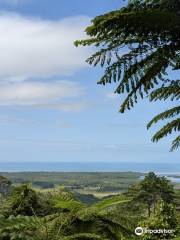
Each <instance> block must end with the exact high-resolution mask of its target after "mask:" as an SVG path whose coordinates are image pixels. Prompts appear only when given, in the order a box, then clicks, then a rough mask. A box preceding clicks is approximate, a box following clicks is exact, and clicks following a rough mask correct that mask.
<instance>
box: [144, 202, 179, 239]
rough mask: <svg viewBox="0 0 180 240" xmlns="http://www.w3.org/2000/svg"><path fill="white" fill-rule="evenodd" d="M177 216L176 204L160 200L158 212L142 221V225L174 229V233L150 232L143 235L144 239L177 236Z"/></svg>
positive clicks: (151, 228) (151, 227)
mask: <svg viewBox="0 0 180 240" xmlns="http://www.w3.org/2000/svg"><path fill="white" fill-rule="evenodd" d="M177 224H178V223H177V218H176V213H175V209H174V206H173V205H172V204H167V203H165V202H164V201H162V200H161V201H159V202H158V206H157V210H156V212H155V213H154V214H153V215H151V217H150V218H149V219H147V220H145V221H144V222H143V221H141V222H140V226H142V227H145V228H148V229H150V230H154V229H162V230H164V229H165V230H173V233H165V234H164V233H161V234H150V233H146V234H144V236H143V239H144V240H151V239H152V238H153V239H154V240H156V239H157V240H159V239H172V238H174V237H175V236H177V234H178V232H177Z"/></svg>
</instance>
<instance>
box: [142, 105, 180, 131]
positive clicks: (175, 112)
mask: <svg viewBox="0 0 180 240" xmlns="http://www.w3.org/2000/svg"><path fill="white" fill-rule="evenodd" d="M178 114H180V106H177V107H174V108H171V109H169V110H167V111H165V112H162V113H160V114H158V115H157V116H155V117H154V118H153V119H152V120H151V121H150V122H149V123H148V125H147V128H148V129H149V128H150V127H151V126H152V125H153V124H156V123H157V122H158V121H160V120H165V119H167V118H172V117H175V116H176V115H178Z"/></svg>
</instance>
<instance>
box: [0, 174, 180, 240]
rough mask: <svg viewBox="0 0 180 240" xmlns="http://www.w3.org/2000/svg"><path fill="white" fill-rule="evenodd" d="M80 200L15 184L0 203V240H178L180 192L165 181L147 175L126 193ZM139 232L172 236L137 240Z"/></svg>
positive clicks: (60, 190) (58, 191)
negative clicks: (150, 231) (152, 231)
mask: <svg viewBox="0 0 180 240" xmlns="http://www.w3.org/2000/svg"><path fill="white" fill-rule="evenodd" d="M51 174H52V173H51ZM55 174H57V173H55ZM77 174H79V173H77ZM88 174H90V173H88ZM105 174H107V173H105ZM115 174H116V177H117V176H118V173H115ZM121 174H122V173H119V177H120V178H121V177H122V176H121ZM126 174H127V173H126ZM128 174H130V173H128ZM128 174H127V175H128ZM122 175H123V176H125V175H124V173H123V174H122ZM130 175H131V174H130ZM132 176H137V174H136V173H135V175H133V174H132ZM1 179H4V178H1ZM117 179H118V178H117ZM76 194H77V193H75V192H72V191H70V190H68V189H67V188H65V187H60V186H58V187H55V188H51V189H46V190H44V189H43V190H40V189H37V188H36V189H34V188H32V187H31V185H27V184H22V185H20V184H18V185H16V184H15V185H14V184H13V185H12V189H11V193H10V194H9V195H8V196H7V195H2V196H1V199H0V201H1V207H0V240H70V239H82V240H85V239H92V240H95V239H96V240H97V239H100V240H101V239H103V240H121V239H124V240H129V239H138V238H140V239H144V240H145V239H178V238H177V237H178V236H180V229H178V221H179V220H180V192H179V190H174V188H173V185H172V184H171V183H170V181H168V180H167V179H166V178H165V177H158V176H156V175H155V174H154V173H149V174H148V175H146V176H145V178H144V179H143V180H142V181H137V182H134V184H133V185H131V186H129V188H128V189H127V191H125V192H124V193H119V194H117V195H115V196H108V197H104V198H103V199H101V200H98V199H96V198H95V199H94V202H93V203H85V202H81V201H80V200H79V198H77V197H76ZM78 197H79V196H78ZM137 226H141V227H144V228H148V229H150V230H153V229H166V230H169V229H172V230H173V233H171V234H170V233H168V234H153V235H152V234H150V233H147V234H144V235H142V236H141V237H137V236H136V235H135V228H136V227H137Z"/></svg>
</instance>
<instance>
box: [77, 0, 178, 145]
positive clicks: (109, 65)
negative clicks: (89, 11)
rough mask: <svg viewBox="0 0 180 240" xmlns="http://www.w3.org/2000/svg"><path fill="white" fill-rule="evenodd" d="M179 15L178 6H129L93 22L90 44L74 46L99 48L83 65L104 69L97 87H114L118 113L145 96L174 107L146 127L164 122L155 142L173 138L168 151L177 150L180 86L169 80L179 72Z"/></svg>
mask: <svg viewBox="0 0 180 240" xmlns="http://www.w3.org/2000/svg"><path fill="white" fill-rule="evenodd" d="M179 12H180V3H179V0H130V1H129V3H128V5H127V6H126V7H123V8H121V9H120V10H116V11H113V12H109V13H107V14H105V15H102V16H98V17H95V18H94V19H93V20H92V25H91V26H89V27H87V29H86V33H87V35H88V36H89V39H86V40H82V41H76V42H75V45H76V46H79V45H83V46H87V45H94V46H96V47H97V49H98V50H97V52H96V53H94V54H93V55H92V56H91V57H90V58H89V59H87V62H88V63H89V64H91V65H94V66H96V65H98V64H99V65H100V66H101V67H105V68H106V69H105V73H104V75H103V76H102V78H101V80H100V81H99V82H98V83H99V84H103V85H106V84H110V83H112V82H114V83H115V84H117V87H116V91H115V93H117V94H121V95H122V97H124V100H123V102H122V104H121V107H120V112H121V113H124V112H125V111H126V110H127V109H131V108H132V107H133V106H134V104H135V103H137V102H138V101H139V100H140V99H141V98H144V96H146V97H147V96H148V98H149V100H150V101H151V102H155V101H165V100H170V101H174V102H175V104H176V103H177V106H175V105H173V108H171V109H168V110H166V111H164V112H162V113H160V114H158V115H157V116H156V117H154V118H153V119H152V120H151V121H150V123H149V124H148V128H150V127H151V126H152V125H153V124H156V123H157V122H159V121H162V120H164V121H165V125H164V126H163V127H162V128H161V129H160V130H159V131H157V133H156V134H155V135H154V136H153V138H152V140H153V141H154V142H157V141H159V140H160V139H162V138H163V137H166V136H167V135H169V134H171V133H175V132H177V136H176V138H175V139H174V141H173V143H172V148H171V150H174V149H176V148H178V147H179V146H180V135H178V132H179V131H180V118H179V114H180V106H179V105H178V104H179V102H178V100H179V98H180V80H179V79H178V80H177V79H172V78H171V79H170V78H168V75H169V76H170V73H171V72H173V71H176V72H179V69H180V14H179ZM169 119H171V120H170V121H169V122H168V121H167V120H169Z"/></svg>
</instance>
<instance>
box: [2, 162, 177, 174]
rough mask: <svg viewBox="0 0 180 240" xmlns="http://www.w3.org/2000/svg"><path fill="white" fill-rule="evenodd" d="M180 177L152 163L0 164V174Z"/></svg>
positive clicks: (166, 166) (170, 167)
mask: <svg viewBox="0 0 180 240" xmlns="http://www.w3.org/2000/svg"><path fill="white" fill-rule="evenodd" d="M150 171H153V172H155V173H158V174H177V175H180V166H179V165H178V164H172V163H154V162H1V163H0V172H140V173H147V172H150Z"/></svg>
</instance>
